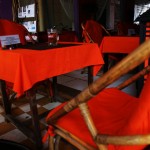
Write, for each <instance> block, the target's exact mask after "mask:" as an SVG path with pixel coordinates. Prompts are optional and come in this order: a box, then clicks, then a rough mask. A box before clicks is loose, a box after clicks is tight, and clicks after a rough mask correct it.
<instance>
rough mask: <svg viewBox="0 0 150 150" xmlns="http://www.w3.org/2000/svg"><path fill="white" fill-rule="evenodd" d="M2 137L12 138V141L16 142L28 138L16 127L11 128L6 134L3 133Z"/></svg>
mask: <svg viewBox="0 0 150 150" xmlns="http://www.w3.org/2000/svg"><path fill="white" fill-rule="evenodd" d="M0 138H1V139H5V140H11V141H15V142H18V143H20V142H22V141H23V140H25V139H27V137H26V136H25V135H24V134H23V133H22V132H21V131H19V130H18V129H14V130H11V131H9V132H7V133H5V134H3V135H2V136H0Z"/></svg>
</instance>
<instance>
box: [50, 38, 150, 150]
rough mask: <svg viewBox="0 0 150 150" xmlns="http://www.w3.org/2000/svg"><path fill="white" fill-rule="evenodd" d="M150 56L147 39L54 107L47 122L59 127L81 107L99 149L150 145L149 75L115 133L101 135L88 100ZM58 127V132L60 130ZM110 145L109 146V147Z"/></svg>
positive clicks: (137, 147) (135, 149)
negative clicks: (58, 105)
mask: <svg viewBox="0 0 150 150" xmlns="http://www.w3.org/2000/svg"><path fill="white" fill-rule="evenodd" d="M149 57H150V40H147V41H145V42H144V43H143V44H141V45H140V46H139V47H138V48H137V49H136V50H135V51H133V52H132V53H130V54H129V55H128V56H127V57H125V58H124V59H123V60H121V61H120V62H119V63H118V64H117V65H115V66H114V67H113V68H111V69H110V70H109V71H108V72H107V73H105V74H104V75H103V76H102V77H100V78H99V79H97V80H96V81H94V82H93V83H92V84H91V85H89V87H87V88H86V89H84V90H83V91H82V92H81V93H79V94H78V95H77V96H76V97H74V98H72V99H71V100H70V101H68V102H66V103H65V104H63V105H62V106H61V108H60V109H56V110H54V112H53V114H52V115H51V117H50V118H47V123H48V124H49V125H52V126H54V127H56V128H57V120H59V119H60V118H62V117H63V116H64V115H66V114H69V112H71V111H72V110H74V109H75V108H77V107H79V109H80V111H81V114H82V116H83V118H84V121H85V123H86V125H87V128H88V129H89V131H90V133H91V136H92V137H93V140H94V141H95V143H96V145H97V149H99V150H107V149H109V150H127V149H128V148H127V147H128V145H136V146H135V147H130V150H131V149H132V148H133V149H132V150H141V147H143V146H141V147H140V146H138V145H147V144H150V122H149V121H150V118H149V112H150V105H149V99H150V92H149V89H150V75H149V77H148V78H147V81H146V83H145V84H144V88H143V90H142V92H141V95H140V97H139V98H137V99H134V102H133V104H132V102H129V105H126V106H128V108H129V109H130V112H131V114H130V112H127V113H128V118H126V120H125V122H126V124H125V125H124V127H122V128H121V130H120V131H119V132H118V133H117V134H116V135H104V134H100V132H101V131H98V130H97V128H96V126H95V124H94V122H93V119H92V116H91V114H90V111H89V109H88V105H87V102H88V101H89V100H91V99H92V98H94V97H95V96H96V95H97V94H99V93H101V92H102V91H103V90H104V89H105V88H106V87H107V86H108V85H109V84H111V83H113V82H114V81H116V80H117V79H118V78H119V77H121V76H122V75H124V74H126V73H127V72H129V71H131V70H132V69H134V68H135V67H137V66H138V65H140V64H141V63H142V62H144V60H146V59H148V58H149ZM110 91H111V90H110ZM113 91H114V90H113ZM131 99H132V98H131ZM119 101H121V99H119ZM89 102H90V101H89ZM130 104H131V106H135V107H134V108H131V107H130ZM120 109H121V108H120ZM126 110H128V109H126ZM118 115H119V114H118ZM64 121H65V120H64ZM100 121H101V120H100ZM57 130H59V131H60V132H61V131H63V129H57ZM57 130H56V133H58V132H59V131H58V132H57ZM60 134H61V133H60ZM67 134H69V133H67ZM71 138H73V137H71ZM68 141H72V139H68ZM81 143H82V142H81ZM108 144H109V145H110V146H107V145H108ZM111 145H127V147H126V149H121V148H120V147H119V148H118V147H116V148H114V147H112V146H111ZM83 149H84V148H83ZM85 149H86V148H85ZM87 149H88V148H87ZM91 150H92V149H91ZM93 150H94V148H93Z"/></svg>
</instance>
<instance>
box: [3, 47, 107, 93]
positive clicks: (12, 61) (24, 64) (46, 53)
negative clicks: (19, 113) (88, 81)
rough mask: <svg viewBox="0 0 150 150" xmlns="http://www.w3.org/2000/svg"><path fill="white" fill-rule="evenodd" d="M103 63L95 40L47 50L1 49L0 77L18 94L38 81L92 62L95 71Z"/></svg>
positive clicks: (89, 64)
mask: <svg viewBox="0 0 150 150" xmlns="http://www.w3.org/2000/svg"><path fill="white" fill-rule="evenodd" d="M102 64H104V62H103V58H102V56H101V53H100V50H99V48H98V46H97V44H81V45H77V46H70V47H63V48H54V49H49V50H27V49H15V50H2V49H0V79H2V80H5V81H9V82H12V83H13V90H14V91H15V92H17V94H18V96H19V95H21V94H23V93H24V92H25V91H26V90H28V89H30V88H31V87H32V86H33V85H34V84H35V83H36V82H38V81H42V80H44V79H47V78H51V77H54V76H58V75H61V74H65V73H67V72H71V71H73V70H76V69H80V68H84V67H86V66H91V65H95V68H94V74H95V73H96V71H97V70H98V68H99V69H100V66H101V65H102ZM97 67H98V68H97Z"/></svg>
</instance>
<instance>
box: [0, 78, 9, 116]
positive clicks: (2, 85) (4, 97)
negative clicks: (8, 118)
mask: <svg viewBox="0 0 150 150" xmlns="http://www.w3.org/2000/svg"><path fill="white" fill-rule="evenodd" d="M0 90H1V95H2V103H3V107H4V111H5V114H6V115H7V114H11V103H10V102H9V98H8V95H7V92H6V82H5V81H4V80H0Z"/></svg>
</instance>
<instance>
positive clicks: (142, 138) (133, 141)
mask: <svg viewBox="0 0 150 150" xmlns="http://www.w3.org/2000/svg"><path fill="white" fill-rule="evenodd" d="M96 141H97V142H98V143H101V144H113V145H148V144H150V134H147V135H130V136H107V135H98V136H97V138H96Z"/></svg>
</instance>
